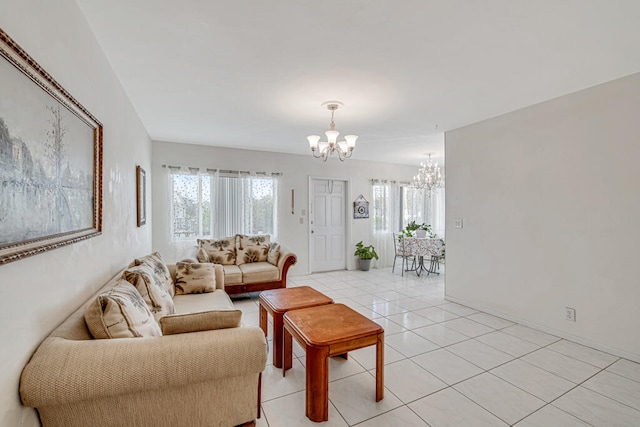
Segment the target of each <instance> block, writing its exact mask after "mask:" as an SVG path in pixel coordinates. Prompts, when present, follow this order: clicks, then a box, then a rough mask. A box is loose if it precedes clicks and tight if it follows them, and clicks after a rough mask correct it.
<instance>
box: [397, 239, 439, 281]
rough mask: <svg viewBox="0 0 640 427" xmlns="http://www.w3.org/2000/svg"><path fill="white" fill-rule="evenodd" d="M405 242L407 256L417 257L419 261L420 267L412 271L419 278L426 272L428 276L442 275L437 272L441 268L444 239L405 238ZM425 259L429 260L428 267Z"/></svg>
mask: <svg viewBox="0 0 640 427" xmlns="http://www.w3.org/2000/svg"><path fill="white" fill-rule="evenodd" d="M403 241H404V242H403V243H404V252H405V254H406V255H412V256H415V257H416V258H417V260H418V265H417V266H416V268H415V269H414V270H412V271H415V272H416V274H417V275H418V276H420V274H422V272H423V271H426V272H427V275H429V274H440V273H439V272H438V271H437V267H439V261H440V258H441V257H442V256H443V252H444V246H443V244H442V239H438V238H430V237H403ZM425 258H426V259H428V260H429V266H428V267H426V266H425V265H424V260H425Z"/></svg>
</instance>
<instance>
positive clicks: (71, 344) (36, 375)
mask: <svg viewBox="0 0 640 427" xmlns="http://www.w3.org/2000/svg"><path fill="white" fill-rule="evenodd" d="M168 267H169V270H170V271H171V276H172V279H173V280H174V282H175V279H176V277H175V267H174V266H171V265H169V266H168ZM123 271H124V270H123ZM121 275H122V272H120V273H118V274H117V275H116V276H115V277H114V278H113V279H111V280H110V281H109V282H108V283H107V284H106V285H105V286H104V287H103V288H101V290H100V291H98V292H97V293H96V295H94V296H93V297H91V298H90V299H89V300H88V301H87V302H86V303H85V304H84V305H83V306H82V307H80V308H79V309H78V310H76V312H75V313H73V314H72V315H71V316H70V317H69V318H68V319H67V320H65V321H64V322H63V323H62V324H61V325H60V326H58V327H57V328H56V329H55V330H54V331H53V332H52V333H51V334H50V335H49V336H48V337H47V338H46V339H45V340H44V341H43V342H42V344H41V345H40V346H39V348H38V349H37V350H36V352H35V353H34V355H33V356H32V358H31V360H30V361H29V363H28V364H27V365H26V367H25V368H24V370H23V372H22V377H21V381H20V396H21V399H22V402H23V404H24V405H26V406H30V407H34V408H36V409H37V410H38V413H39V415H40V419H41V421H42V424H43V425H44V426H64V427H72V426H82V427H85V426H98V425H102V426H107V425H108V426H136V427H138V426H143V427H144V426H153V427H158V426H172V427H173V426H224V427H229V426H235V425H249V426H250V425H254V423H255V418H256V417H258V416H259V399H260V397H259V396H260V391H259V387H260V375H261V372H262V371H263V370H264V368H265V365H266V359H267V344H266V341H265V337H264V333H263V332H262V330H261V329H260V328H258V327H230V328H226V329H217V330H202V331H199V332H189V333H177V334H175V335H163V336H153V337H144V338H113V339H93V338H92V335H91V332H90V330H89V328H88V327H87V323H86V321H85V309H86V308H87V305H89V304H92V303H94V302H95V301H96V296H97V295H98V294H100V293H104V292H105V291H106V290H107V289H110V288H112V287H114V285H115V284H116V283H117V282H118V281H119V279H120V276H121ZM215 277H216V289H215V291H213V292H209V293H201V294H187V295H175V296H174V297H173V301H174V303H175V312H176V315H174V316H173V317H175V318H178V320H180V317H181V314H180V313H190V312H200V311H203V310H217V309H222V310H223V311H227V310H230V309H233V303H232V302H231V300H230V298H229V296H228V295H227V294H226V292H225V291H224V289H225V285H224V274H223V271H222V268H221V267H215ZM199 314H200V313H199ZM187 317H188V316H187ZM174 320H175V319H174ZM195 329H196V330H197V329H198V327H197V326H196V328H195ZM91 331H93V329H92V330H91Z"/></svg>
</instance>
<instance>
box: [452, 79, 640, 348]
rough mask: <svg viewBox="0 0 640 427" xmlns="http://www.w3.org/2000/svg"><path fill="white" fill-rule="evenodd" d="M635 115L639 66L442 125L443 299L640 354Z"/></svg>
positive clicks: (638, 130) (639, 150) (638, 123)
mask: <svg viewBox="0 0 640 427" xmlns="http://www.w3.org/2000/svg"><path fill="white" fill-rule="evenodd" d="M638 112H640V74H635V75H631V76H628V77H625V78H622V79H619V80H615V81H612V82H609V83H606V84H603V85H600V86H596V87H593V88H590V89H586V90H583V91H580V92H576V93H573V94H570V95H567V96H563V97H560V98H557V99H554V100H551V101H548V102H545V103H542V104H538V105H535V106H531V107H528V108H525V109H522V110H519V111H516V112H513V113H510V114H506V115H503V116H500V117H497V118H494V119H491V120H487V121H484V122H480V123H477V124H474V125H471V126H467V127H464V128H461V129H458V130H455V131H452V132H448V133H447V134H446V135H445V152H446V154H445V158H446V167H447V199H446V218H447V276H446V294H447V297H450V298H453V299H455V300H457V301H460V302H462V303H465V304H467V305H470V306H472V307H477V308H482V309H486V310H488V311H489V312H493V313H495V314H499V315H505V316H507V317H508V318H511V319H515V320H518V321H523V322H524V323H526V324H529V325H535V326H538V327H542V328H543V329H545V330H547V331H550V332H553V333H556V334H558V335H561V336H564V337H569V338H573V339H575V340H576V341H578V342H582V343H585V344H590V345H592V346H596V347H598V348H601V349H608V350H609V351H613V352H615V353H616V354H619V355H622V356H626V357H628V358H631V359H633V360H636V361H640V335H639V333H638V326H639V325H640V310H638V303H639V301H640V280H639V279H638V277H639V275H638V261H640V244H639V243H638V241H639V240H638V238H639V236H640V222H639V221H638V219H639V218H640V187H639V183H640V167H639V165H638V159H639V158H640V143H639V141H640V120H638ZM454 218H462V219H463V221H464V222H463V227H464V228H462V229H454V228H452V226H453V219H454ZM565 307H573V308H575V309H576V314H577V321H576V322H575V323H572V322H569V321H566V320H565V310H564V308H565Z"/></svg>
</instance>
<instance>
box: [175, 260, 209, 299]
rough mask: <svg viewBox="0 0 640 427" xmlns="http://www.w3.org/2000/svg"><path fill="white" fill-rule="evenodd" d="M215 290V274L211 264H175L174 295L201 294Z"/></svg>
mask: <svg viewBox="0 0 640 427" xmlns="http://www.w3.org/2000/svg"><path fill="white" fill-rule="evenodd" d="M215 288H216V274H215V270H214V268H213V264H209V263H204V264H200V263H195V262H178V263H176V295H182V294H203V293H206V292H213V291H214V289H215Z"/></svg>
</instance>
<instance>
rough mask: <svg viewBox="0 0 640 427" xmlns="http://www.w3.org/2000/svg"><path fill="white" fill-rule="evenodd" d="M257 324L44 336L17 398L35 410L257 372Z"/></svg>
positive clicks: (260, 351) (262, 346) (262, 344)
mask: <svg viewBox="0 0 640 427" xmlns="http://www.w3.org/2000/svg"><path fill="white" fill-rule="evenodd" d="M266 361H267V343H266V340H265V337H264V332H262V330H261V329H260V328H257V327H242V328H231V329H220V330H215V331H202V332H193V333H187V334H179V335H169V336H163V337H151V338H119V339H104V340H79V341H74V340H67V339H64V338H59V337H48V338H47V339H45V340H44V342H43V343H42V344H41V345H40V347H39V348H38V350H37V351H36V352H35V354H34V355H33V357H32V358H31V360H30V361H29V363H28V364H27V366H25V368H24V370H23V371H22V376H21V380H20V396H21V399H22V403H23V404H24V405H26V406H30V407H34V408H38V407H43V406H50V405H59V404H63V403H70V402H78V401H83V400H90V399H100V398H105V397H108V396H115V395H123V394H129V393H140V392H145V391H149V390H155V389H162V388H167V387H179V386H183V385H187V384H190V383H197V382H203V381H210V380H215V379H219V378H227V377H234V376H240V375H246V374H252V373H256V374H257V373H259V372H262V371H263V370H264V368H265V365H266Z"/></svg>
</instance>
